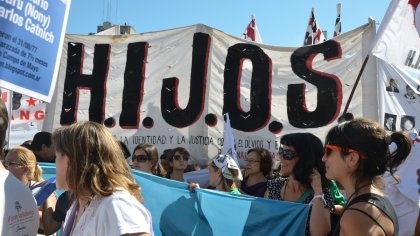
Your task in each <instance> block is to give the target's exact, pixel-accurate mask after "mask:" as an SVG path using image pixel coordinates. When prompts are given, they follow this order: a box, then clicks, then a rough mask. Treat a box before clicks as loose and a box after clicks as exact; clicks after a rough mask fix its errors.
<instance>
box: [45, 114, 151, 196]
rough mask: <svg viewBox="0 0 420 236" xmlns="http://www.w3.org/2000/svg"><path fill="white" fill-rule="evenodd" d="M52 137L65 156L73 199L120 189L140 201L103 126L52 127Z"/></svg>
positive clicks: (122, 162) (123, 160) (92, 123)
mask: <svg viewBox="0 0 420 236" xmlns="http://www.w3.org/2000/svg"><path fill="white" fill-rule="evenodd" d="M52 140H53V144H54V145H55V148H56V150H57V151H59V152H62V153H64V154H65V155H66V156H67V157H68V166H67V176H66V178H67V185H68V186H69V188H70V190H71V191H72V193H73V195H74V196H75V197H76V198H82V197H90V196H91V195H92V194H93V195H99V196H109V195H111V194H112V193H113V192H116V191H118V190H119V188H123V189H125V190H127V191H128V192H130V194H131V195H133V196H134V197H136V198H137V200H138V201H139V202H143V197H142V196H141V193H140V191H141V190H140V187H139V185H138V184H137V183H136V181H135V179H134V177H133V175H132V174H131V170H130V167H129V166H128V164H127V162H126V160H125V157H124V153H123V152H122V150H121V147H120V146H119V144H118V142H117V141H116V140H115V139H114V137H113V136H112V134H111V133H110V132H109V131H108V130H107V129H106V128H105V127H103V126H102V125H100V124H98V123H95V122H91V121H86V122H79V123H75V124H73V125H71V126H68V127H65V128H59V129H57V130H55V131H54V133H53V136H52Z"/></svg>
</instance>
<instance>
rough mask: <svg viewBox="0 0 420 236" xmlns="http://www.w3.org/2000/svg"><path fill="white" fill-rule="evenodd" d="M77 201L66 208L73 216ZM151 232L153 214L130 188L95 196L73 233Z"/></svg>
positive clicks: (114, 233) (65, 223)
mask: <svg viewBox="0 0 420 236" xmlns="http://www.w3.org/2000/svg"><path fill="white" fill-rule="evenodd" d="M75 206H76V203H73V204H72V206H71V207H70V209H69V210H68V211H67V215H66V221H65V222H64V227H63V228H65V227H67V224H71V223H70V222H68V221H67V220H68V219H69V218H70V214H71V212H72V211H73V209H74V207H75ZM128 233H149V234H150V235H153V229H152V217H151V215H150V213H149V211H148V210H147V209H146V208H145V207H144V206H143V205H142V204H141V203H140V202H139V201H138V200H137V199H136V198H134V197H133V196H132V195H131V194H130V193H128V192H127V191H118V192H114V193H113V194H112V195H110V196H108V197H99V196H96V197H94V198H93V199H92V200H91V202H90V203H89V205H88V206H87V208H86V209H85V212H84V213H83V215H82V216H81V217H80V219H79V221H78V222H77V224H76V225H75V226H74V229H73V232H72V235H84V236H89V235H122V234H128Z"/></svg>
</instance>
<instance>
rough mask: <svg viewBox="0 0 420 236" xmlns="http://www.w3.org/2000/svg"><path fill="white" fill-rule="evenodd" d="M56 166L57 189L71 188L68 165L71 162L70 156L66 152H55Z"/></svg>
mask: <svg viewBox="0 0 420 236" xmlns="http://www.w3.org/2000/svg"><path fill="white" fill-rule="evenodd" d="M55 156H56V159H55V166H56V185H57V189H60V190H64V191H66V190H69V187H68V184H67V167H68V163H69V158H68V157H67V155H66V154H64V153H62V152H59V151H56V152H55Z"/></svg>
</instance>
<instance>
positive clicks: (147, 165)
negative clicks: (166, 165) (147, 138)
mask: <svg viewBox="0 0 420 236" xmlns="http://www.w3.org/2000/svg"><path fill="white" fill-rule="evenodd" d="M132 163H133V168H134V169H136V170H140V171H143V172H146V173H150V174H153V175H157V176H161V177H162V176H164V175H165V174H166V171H165V170H164V169H163V167H162V166H161V165H160V164H159V153H158V150H157V148H156V146H155V145H153V144H147V143H145V144H139V145H137V146H136V147H135V148H134V150H133V156H132Z"/></svg>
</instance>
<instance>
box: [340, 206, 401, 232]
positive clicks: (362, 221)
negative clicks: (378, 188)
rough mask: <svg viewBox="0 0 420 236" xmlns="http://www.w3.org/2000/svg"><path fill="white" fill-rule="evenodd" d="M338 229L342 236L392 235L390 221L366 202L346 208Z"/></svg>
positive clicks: (392, 226) (392, 229) (392, 230)
mask: <svg viewBox="0 0 420 236" xmlns="http://www.w3.org/2000/svg"><path fill="white" fill-rule="evenodd" d="M369 216H370V217H369ZM375 221H376V222H375ZM381 227H382V228H383V229H382V228H381ZM340 228H341V232H342V233H343V235H385V233H386V235H393V233H394V225H393V224H392V220H391V219H390V218H388V216H387V215H386V214H385V213H383V212H382V211H381V210H379V209H378V208H377V207H375V206H373V205H372V204H369V203H366V202H359V203H356V204H354V205H352V206H351V207H350V208H348V209H347V210H346V211H345V212H344V213H343V216H342V218H341V221H340ZM384 230H385V232H384Z"/></svg>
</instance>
